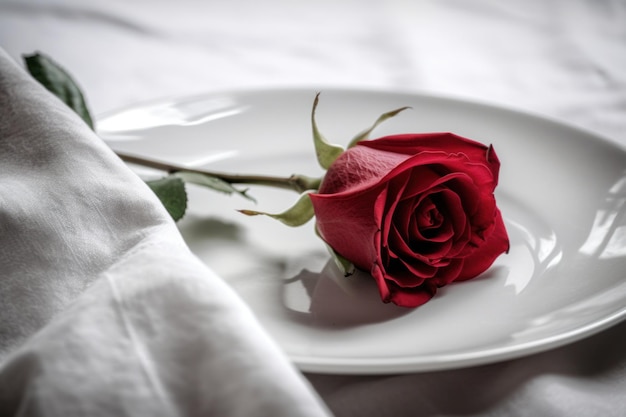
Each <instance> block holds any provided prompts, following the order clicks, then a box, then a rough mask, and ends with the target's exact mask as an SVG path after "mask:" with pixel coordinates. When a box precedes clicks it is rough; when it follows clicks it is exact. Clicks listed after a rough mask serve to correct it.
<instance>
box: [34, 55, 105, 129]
mask: <svg viewBox="0 0 626 417" xmlns="http://www.w3.org/2000/svg"><path fill="white" fill-rule="evenodd" d="M24 61H25V63H26V67H27V68H28V72H30V74H31V75H32V76H33V77H34V78H35V79H36V80H37V81H39V83H40V84H41V85H43V86H44V87H45V88H46V89H48V91H50V92H51V93H52V94H54V95H55V96H57V97H58V98H60V99H61V101H63V102H64V103H65V104H67V105H68V106H69V107H70V108H71V109H72V110H74V111H75V112H76V113H77V114H78V115H79V116H80V117H81V118H82V119H83V120H84V121H85V123H87V125H89V127H90V128H91V129H92V130H93V128H94V123H93V119H92V117H91V114H90V113H89V109H88V107H87V103H86V101H85V97H84V96H83V93H82V92H81V90H80V87H78V84H76V82H75V81H74V79H73V78H72V77H71V76H70V75H69V73H68V72H67V71H65V70H64V69H63V68H62V67H61V66H60V65H59V64H57V63H56V62H54V61H53V60H52V59H50V58H48V57H47V56H45V55H42V54H39V53H35V54H33V55H24Z"/></svg>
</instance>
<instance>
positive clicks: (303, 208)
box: [237, 192, 315, 227]
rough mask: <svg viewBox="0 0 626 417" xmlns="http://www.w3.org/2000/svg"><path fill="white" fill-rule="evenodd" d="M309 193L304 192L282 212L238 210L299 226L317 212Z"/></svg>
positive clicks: (246, 213)
mask: <svg viewBox="0 0 626 417" xmlns="http://www.w3.org/2000/svg"><path fill="white" fill-rule="evenodd" d="M309 194H310V193H309V192H305V193H302V194H301V195H300V197H299V198H298V200H296V202H295V204H294V205H293V206H291V207H289V208H288V209H287V210H285V211H283V212H282V213H275V214H274V213H267V212H264V211H256V210H245V209H244V210H237V211H238V212H240V213H242V214H245V215H246V216H268V217H271V218H272V219H275V220H278V221H279V222H281V223H283V224H285V225H287V226H290V227H298V226H302V225H304V224H306V223H307V222H308V221H309V220H311V219H312V218H313V216H314V215H315V212H314V211H313V202H311V198H310V197H309Z"/></svg>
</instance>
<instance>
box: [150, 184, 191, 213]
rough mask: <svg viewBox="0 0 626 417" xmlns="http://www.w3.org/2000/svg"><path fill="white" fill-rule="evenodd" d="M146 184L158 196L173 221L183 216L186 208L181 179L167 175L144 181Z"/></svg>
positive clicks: (183, 186)
mask: <svg viewBox="0 0 626 417" xmlns="http://www.w3.org/2000/svg"><path fill="white" fill-rule="evenodd" d="M146 184H148V186H149V187H150V188H151V189H152V191H154V193H155V194H156V195H157V197H159V200H161V203H163V205H164V206H165V208H166V209H167V211H168V213H169V214H170V216H172V219H174V221H178V220H180V219H182V218H183V216H184V215H185V211H186V210H187V192H186V191H185V182H184V181H183V180H182V179H180V178H178V177H176V176H174V175H168V176H167V177H163V178H159V179H158V180H151V181H146Z"/></svg>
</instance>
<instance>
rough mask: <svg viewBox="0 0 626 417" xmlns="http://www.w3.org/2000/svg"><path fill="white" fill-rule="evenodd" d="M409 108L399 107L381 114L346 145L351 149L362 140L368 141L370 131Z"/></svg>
mask: <svg viewBox="0 0 626 417" xmlns="http://www.w3.org/2000/svg"><path fill="white" fill-rule="evenodd" d="M410 108H411V107H409V106H405V107H400V108H399V109H395V110H391V111H388V112H387V113H383V114H381V115H380V116H379V117H378V119H376V121H375V122H374V124H373V125H372V126H370V127H369V128H368V129H365V130H364V131H362V132H360V133H359V134H357V135H356V136H355V137H353V138H352V140H351V141H350V143H348V148H352V147H353V146H354V145H356V144H357V143H359V142H360V141H362V140H367V139H369V136H370V134H371V133H372V131H373V130H374V129H376V128H377V127H378V125H379V124H381V123H382V122H384V121H385V120H387V119H391V118H392V117H395V116H396V115H397V114H399V113H400V112H403V111H404V110H407V109H410Z"/></svg>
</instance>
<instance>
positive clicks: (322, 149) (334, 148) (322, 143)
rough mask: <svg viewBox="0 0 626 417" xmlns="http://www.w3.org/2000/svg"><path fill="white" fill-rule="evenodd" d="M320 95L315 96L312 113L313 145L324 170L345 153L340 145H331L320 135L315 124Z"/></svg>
mask: <svg viewBox="0 0 626 417" xmlns="http://www.w3.org/2000/svg"><path fill="white" fill-rule="evenodd" d="M319 96H320V94H319V93H317V94H316V95H315V100H314V101H313V110H312V111H311V125H312V127H313V144H314V145H315V154H316V155H317V162H319V164H320V166H321V167H322V168H324V169H328V168H329V167H330V166H331V164H332V163H333V162H335V159H337V157H338V156H339V155H341V154H342V153H343V151H344V148H343V147H342V146H339V145H333V144H331V143H329V142H328V141H327V140H326V139H325V138H324V137H323V136H322V134H321V133H320V131H319V129H318V128H317V123H316V122H315V110H316V109H317V104H318V102H319Z"/></svg>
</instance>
